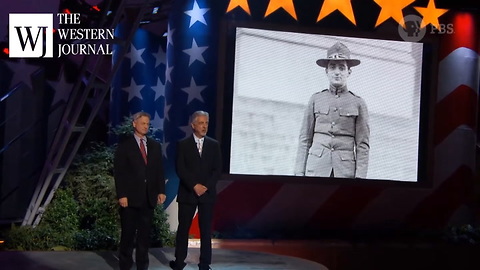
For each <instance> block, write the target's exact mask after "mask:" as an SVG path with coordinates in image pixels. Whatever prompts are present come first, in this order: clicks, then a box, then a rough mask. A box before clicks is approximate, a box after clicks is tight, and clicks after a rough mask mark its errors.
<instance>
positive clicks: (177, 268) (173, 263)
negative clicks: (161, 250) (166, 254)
mask: <svg viewBox="0 0 480 270" xmlns="http://www.w3.org/2000/svg"><path fill="white" fill-rule="evenodd" d="M168 265H169V266H170V268H172V269H174V270H183V268H184V267H185V265H187V264H186V263H183V265H181V266H180V265H178V264H177V262H176V261H170V262H169V263H168Z"/></svg>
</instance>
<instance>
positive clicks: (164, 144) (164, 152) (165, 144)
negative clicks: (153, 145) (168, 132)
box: [162, 142, 170, 158]
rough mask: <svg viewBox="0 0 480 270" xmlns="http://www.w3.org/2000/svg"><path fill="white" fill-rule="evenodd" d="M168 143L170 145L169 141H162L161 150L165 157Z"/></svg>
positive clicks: (166, 156)
mask: <svg viewBox="0 0 480 270" xmlns="http://www.w3.org/2000/svg"><path fill="white" fill-rule="evenodd" d="M169 145H170V143H169V142H164V143H163V144H162V152H163V156H164V157H165V158H168V155H167V148H168V146H169Z"/></svg>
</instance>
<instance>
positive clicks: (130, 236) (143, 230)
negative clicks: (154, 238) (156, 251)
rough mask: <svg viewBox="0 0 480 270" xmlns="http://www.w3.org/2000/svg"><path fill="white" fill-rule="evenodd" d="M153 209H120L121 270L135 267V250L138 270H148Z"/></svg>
mask: <svg viewBox="0 0 480 270" xmlns="http://www.w3.org/2000/svg"><path fill="white" fill-rule="evenodd" d="M152 220H153V208H151V207H148V206H144V207H125V208H120V223H121V227H122V233H121V236H120V250H119V265H120V270H130V269H131V268H132V265H133V259H132V254H133V249H134V248H135V249H136V250H135V262H136V264H137V269H139V270H140V269H142V270H143V269H148V248H149V246H150V230H151V228H152Z"/></svg>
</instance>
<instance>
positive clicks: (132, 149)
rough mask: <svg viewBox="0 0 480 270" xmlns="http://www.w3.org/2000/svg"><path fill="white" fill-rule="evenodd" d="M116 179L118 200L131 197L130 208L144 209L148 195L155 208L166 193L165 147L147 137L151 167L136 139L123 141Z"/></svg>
mask: <svg viewBox="0 0 480 270" xmlns="http://www.w3.org/2000/svg"><path fill="white" fill-rule="evenodd" d="M114 177H115V187H116V190H117V198H119V199H120V198H123V197H127V199H128V206H130V207H140V206H142V204H143V203H144V202H145V196H147V200H148V203H149V205H150V206H151V207H155V206H156V205H157V198H158V194H165V177H164V170H163V162H162V148H161V145H160V143H158V142H157V141H155V140H153V139H150V138H147V165H145V162H144V160H143V157H142V154H141V152H140V148H139V146H138V143H137V141H136V140H135V137H134V136H133V135H132V136H129V137H128V138H126V139H125V140H124V141H122V142H120V143H119V145H118V147H117V150H116V151H115V158H114Z"/></svg>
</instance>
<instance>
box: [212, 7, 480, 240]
mask: <svg viewBox="0 0 480 270" xmlns="http://www.w3.org/2000/svg"><path fill="white" fill-rule="evenodd" d="M239 12H240V11H239ZM452 13H453V12H452ZM450 22H451V23H453V25H455V33H454V34H451V35H444V36H443V37H442V39H441V45H440V55H439V57H438V59H439V62H438V81H437V82H436V84H437V89H436V90H437V93H436V95H435V96H436V97H437V99H436V103H435V105H434V108H433V110H434V115H435V116H434V119H433V120H432V121H433V124H432V125H431V126H432V127H433V130H432V131H431V132H433V137H434V139H433V144H434V145H433V153H432V155H431V157H432V158H433V176H432V178H433V180H432V182H433V184H432V186H431V187H426V188H405V187H378V186H358V185H322V184H318V183H317V184H313V183H312V184H292V183H281V182H265V181H262V182H260V181H259V182H253V181H251V182H238V181H236V182H235V181H224V182H222V183H221V188H220V190H221V191H220V193H219V200H218V203H217V206H216V215H215V222H214V227H215V228H214V229H215V230H216V231H218V232H223V233H224V234H226V235H228V234H229V233H231V234H233V235H238V236H240V237H252V236H256V235H257V236H258V235H260V236H262V235H263V236H264V235H269V236H271V235H272V234H273V235H275V234H276V233H278V234H280V235H282V234H285V233H291V234H292V235H303V236H308V235H312V233H313V234H315V233H318V234H320V235H321V234H322V231H323V232H325V231H336V230H339V231H345V230H347V231H352V230H358V231H363V230H367V231H370V232H371V231H375V230H377V231H379V232H380V231H392V230H393V231H397V230H400V231H402V230H427V231H428V230H443V229H445V228H447V227H448V226H450V225H457V226H458V225H462V224H468V223H474V222H475V220H476V219H477V218H478V212H477V211H476V210H475V209H476V208H475V206H474V205H475V203H476V201H477V200H478V199H475V197H474V196H475V192H474V191H473V188H474V183H475V181H478V179H476V178H475V148H476V130H477V123H476V118H477V110H478V89H479V54H478V53H479V45H480V44H479V41H478V38H477V37H478V29H476V27H477V26H478V17H476V16H473V15H472V14H469V13H462V12H457V13H454V14H452V16H451V17H450V21H449V22H448V21H447V23H450ZM435 68H437V67H435Z"/></svg>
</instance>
